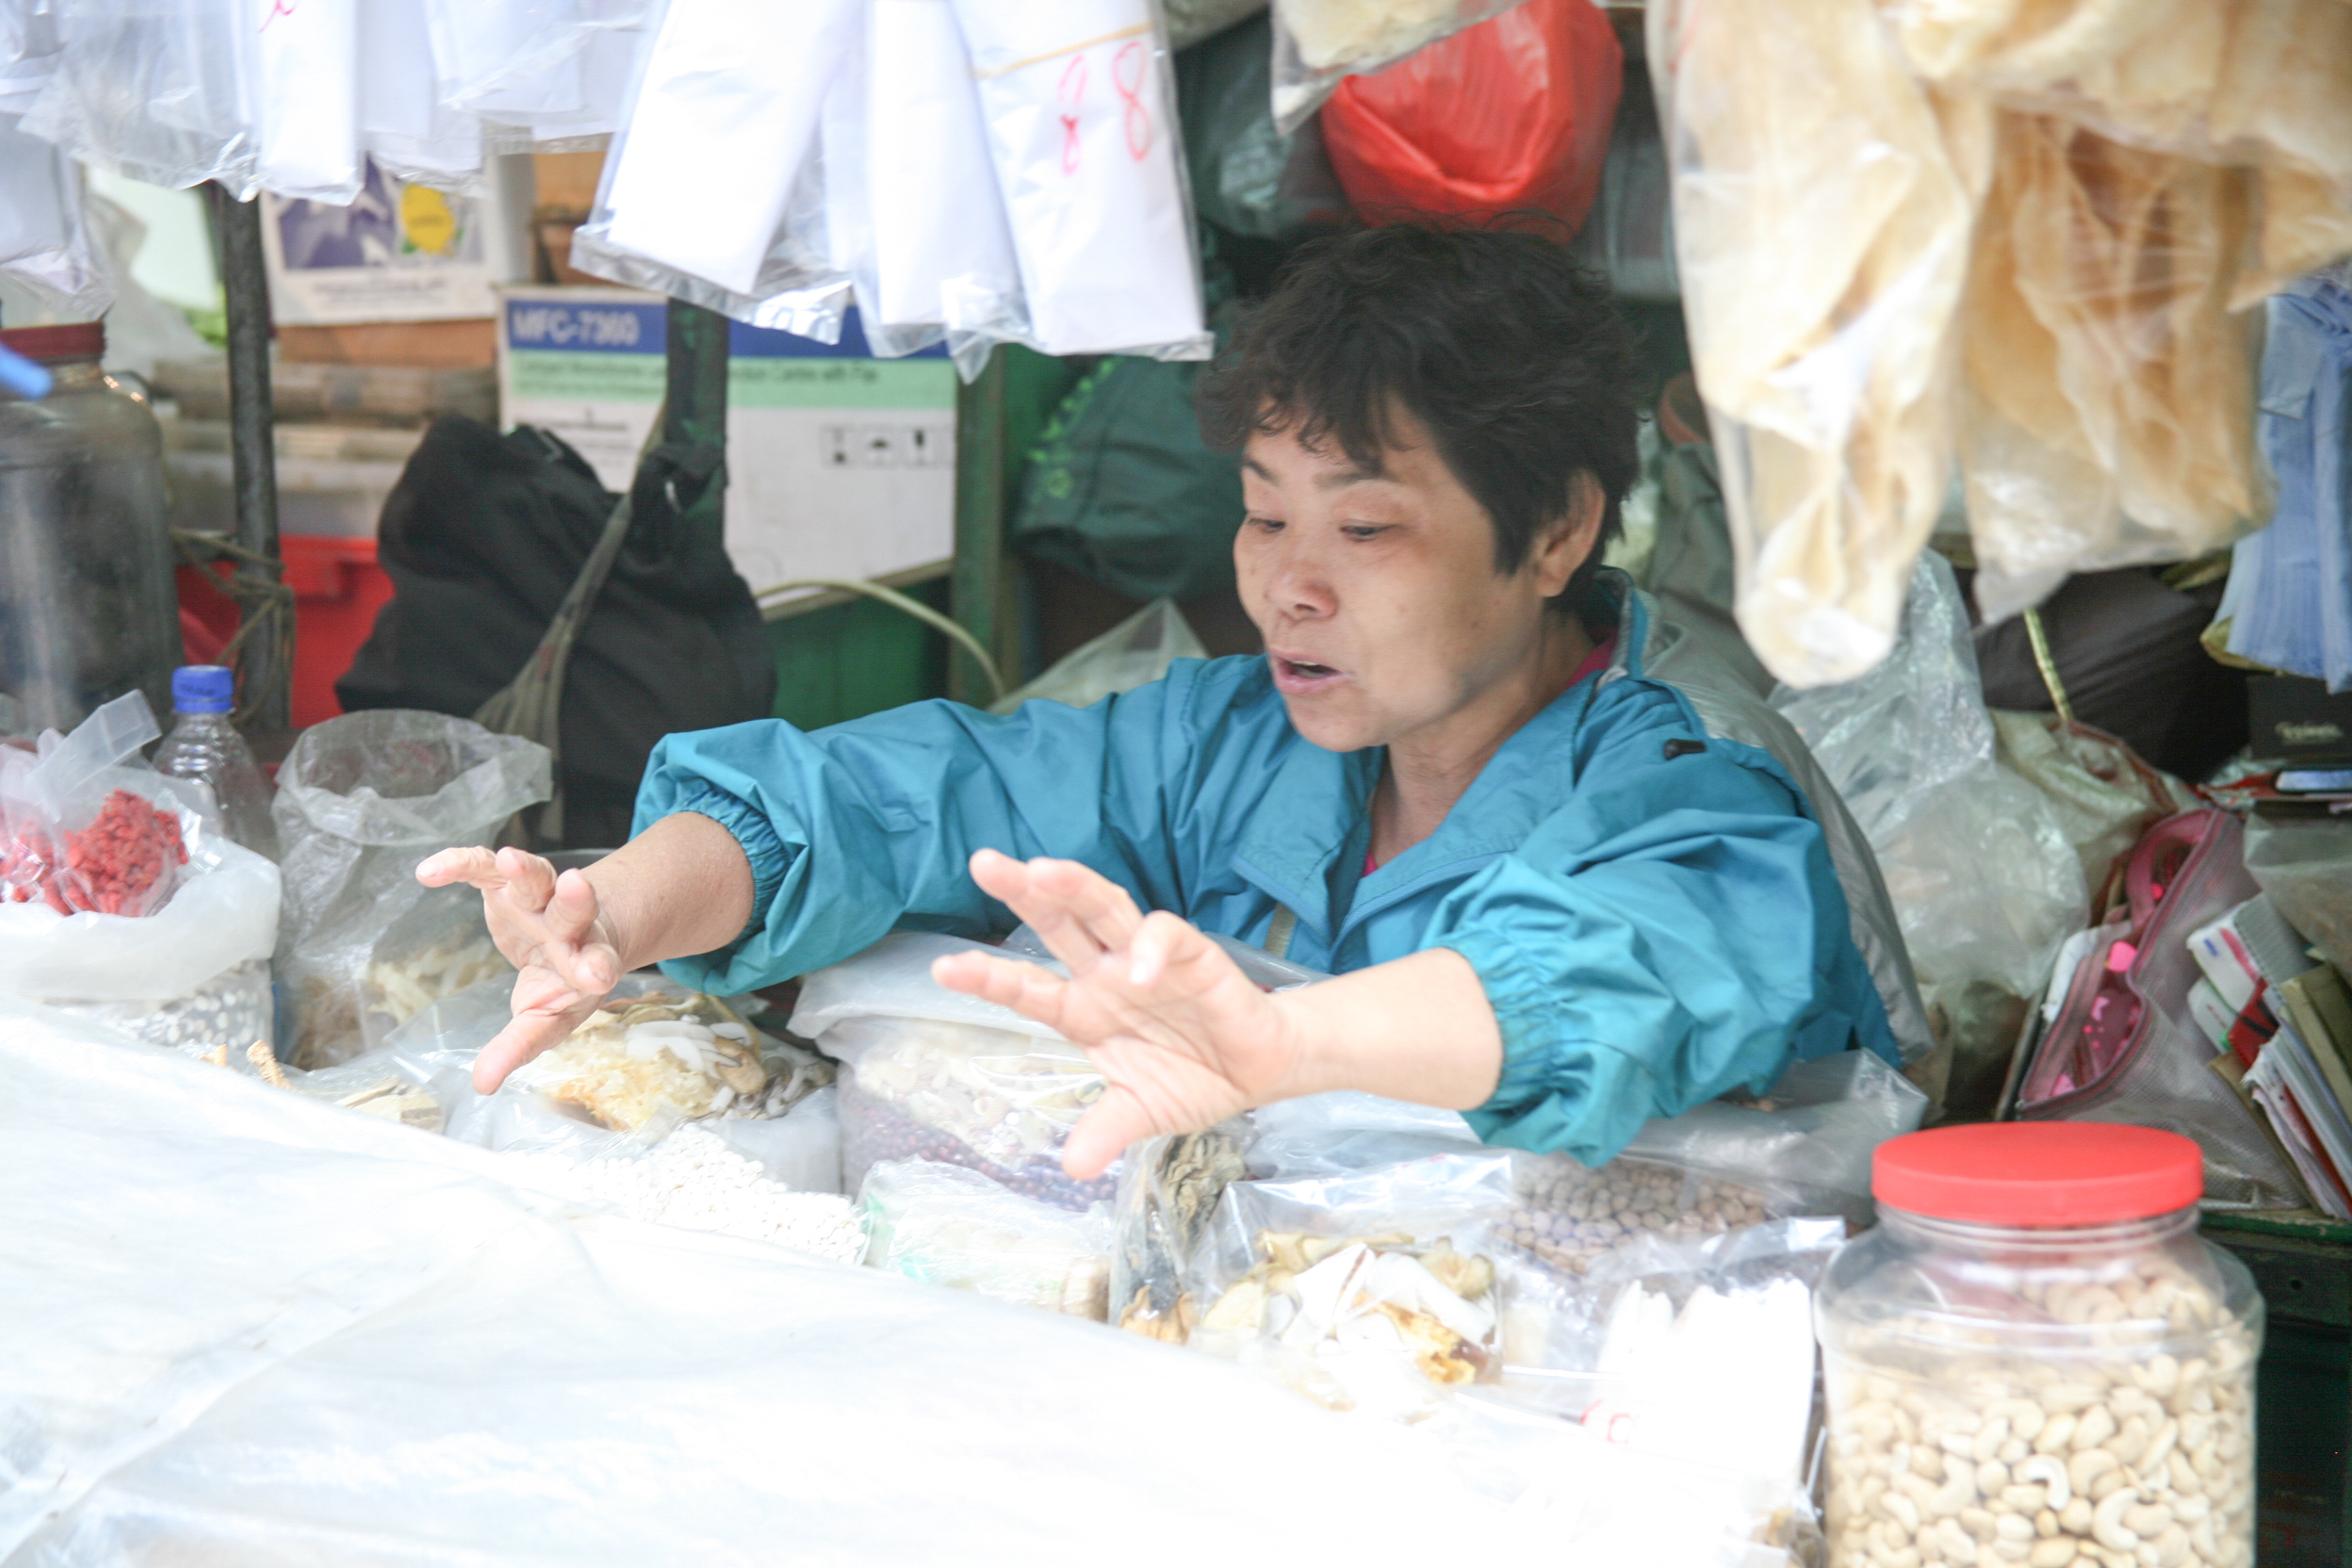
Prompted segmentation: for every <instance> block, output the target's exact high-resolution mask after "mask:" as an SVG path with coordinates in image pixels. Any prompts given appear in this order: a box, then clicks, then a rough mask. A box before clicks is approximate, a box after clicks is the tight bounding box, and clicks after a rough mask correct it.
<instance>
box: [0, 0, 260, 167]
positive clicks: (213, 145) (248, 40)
mask: <svg viewBox="0 0 2352 1568" xmlns="http://www.w3.org/2000/svg"><path fill="white" fill-rule="evenodd" d="M267 8H268V0H264V4H263V7H262V9H263V10H265V11H266V9H267ZM49 13H50V16H51V19H52V20H53V21H54V23H55V24H56V26H57V41H58V45H59V48H58V52H57V68H56V72H55V73H54V74H53V75H52V76H51V77H50V79H49V81H48V83H47V84H46V85H45V86H44V87H43V88H42V89H41V96H40V97H39V98H37V99H36V100H34V103H33V106H32V108H31V109H30V110H29V111H28V112H27V113H26V114H25V117H24V123H23V125H22V126H21V127H20V129H22V130H24V131H25V132H27V133H29V134H31V135H34V136H38V137H41V138H42V139H45V140H49V141H54V142H56V143H57V145H58V146H60V147H63V148H64V149H66V151H68V152H70V153H72V154H73V155H74V156H76V157H78V158H80V159H81V160H82V161H83V162H85V163H88V164H91V165H93V166H95V167H97V168H101V169H106V170H111V171H113V172H116V173H121V174H127V175H129V176H130V177H131V178H133V179H137V180H144V181H146V182H147V183H148V184H150V185H160V186H174V187H176V186H190V185H197V184H201V183H202V182H204V181H205V180H218V181H220V182H221V184H222V185H224V186H226V187H227V188H229V190H230V191H231V192H233V193H234V194H236V195H237V197H238V199H239V200H244V199H247V198H250V197H251V196H252V195H253V191H254V190H255V189H256V188H257V186H256V181H255V176H254V170H255V166H256V161H257V158H258V155H259V152H260V142H259V139H258V138H257V137H256V136H255V135H254V132H253V122H254V110H253V42H252V37H253V29H252V26H251V25H250V24H251V23H253V22H255V21H257V20H258V17H257V16H256V15H255V12H254V7H253V0H174V3H172V4H171V5H169V6H158V5H156V4H155V0H49Z"/></svg>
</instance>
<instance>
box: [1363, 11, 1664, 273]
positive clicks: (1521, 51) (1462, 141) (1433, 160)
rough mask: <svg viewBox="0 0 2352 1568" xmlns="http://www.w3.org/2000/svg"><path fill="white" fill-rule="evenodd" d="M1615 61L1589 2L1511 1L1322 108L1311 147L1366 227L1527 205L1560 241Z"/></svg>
mask: <svg viewBox="0 0 2352 1568" xmlns="http://www.w3.org/2000/svg"><path fill="white" fill-rule="evenodd" d="M1624 69H1625V57H1624V55H1623V52H1622V51H1620V50H1619V48H1618V46H1617V34H1616V30H1615V29H1614V28H1612V27H1611V26H1610V25H1609V18H1608V16H1607V15H1605V14H1604V13H1603V12H1602V11H1601V9H1600V8H1599V7H1597V6H1595V5H1594V4H1593V0H1524V4H1521V5H1518V6H1515V7H1513V8H1511V9H1510V10H1507V11H1505V12H1503V13H1502V14H1501V15H1500V16H1496V17H1493V18H1490V19H1489V20H1487V21H1485V22H1481V23H1479V24H1478V25H1477V26H1475V27H1468V28H1464V29H1463V30H1462V31H1461V32H1459V33H1456V34H1454V35H1453V36H1452V37H1451V38H1446V39H1442V40H1440V41H1437V42H1435V43H1432V44H1430V45H1429V47H1428V48H1426V49H1423V50H1421V51H1420V52H1419V53H1417V54H1413V55H1409V56H1407V57H1405V58H1403V59H1401V60H1399V61H1397V63H1396V64H1395V65H1392V66H1390V67H1389V68H1388V69H1387V70H1385V71H1382V72H1379V73H1375V74H1373V75H1369V76H1349V77H1348V78H1346V79H1345V80H1343V81H1342V82H1341V83H1340V84H1339V86H1338V88H1337V89H1336V90H1334V91H1333V92H1332V93H1331V101H1330V102H1329V103H1327V104H1325V105H1324V106H1323V140H1324V144H1325V146H1326V148H1327V149H1328V150H1329V152H1330V154H1331V167H1332V169H1333V170H1334V171H1335V172H1337V173H1338V175H1339V183H1340V185H1341V187H1342V188H1344V189H1345V190H1346V191H1347V192H1348V201H1349V202H1351V203H1352V204H1354V205H1355V208H1356V211H1357V213H1358V215H1359V216H1361V217H1363V218H1364V219H1365V220H1366V221H1373V222H1379V221H1393V220H1395V219H1396V218H1398V217H1400V216H1403V215H1405V214H1423V215H1429V216H1437V217H1445V218H1454V219H1478V218H1487V217H1492V216H1494V215H1496V214H1499V213H1507V212H1523V211H1527V210H1530V209H1532V210H1536V211H1542V212H1548V213H1551V214H1552V215H1554V216H1555V217H1558V218H1560V219H1561V220H1562V221H1565V222H1566V223H1567V225H1568V230H1567V232H1566V233H1564V234H1563V235H1562V236H1561V238H1562V239H1563V240H1565V239H1568V238H1570V237H1574V234H1575V231H1576V229H1577V228H1578V227H1580V226H1581V225H1582V224H1583V222H1584V217H1585V214H1586V213H1587V212H1589V211H1590V210H1591V209H1592V206H1593V197H1594V196H1595V195H1597V194H1598V193H1599V191H1600V186H1601V166H1602V164H1603V163H1604V161H1606V159H1607V157H1608V155H1609V126H1610V124H1611V122H1613V121H1614V120H1615V119H1616V115H1617V92H1618V89H1619V88H1620V86H1621V85H1622V84H1623V80H1624Z"/></svg>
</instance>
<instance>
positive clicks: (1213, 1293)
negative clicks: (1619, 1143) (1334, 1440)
mask: <svg viewBox="0 0 2352 1568" xmlns="http://www.w3.org/2000/svg"><path fill="white" fill-rule="evenodd" d="M1511 1191H1512V1185H1511V1156H1510V1154H1509V1153H1508V1152H1502V1151H1482V1152H1463V1153H1451V1154H1438V1155H1431V1156H1428V1157H1425V1158H1422V1159H1417V1160H1411V1161H1407V1162H1405V1163H1403V1164H1399V1165H1392V1166H1382V1167H1378V1168H1372V1169H1368V1170H1362V1171H1357V1172H1353V1173H1350V1174H1347V1175H1338V1176H1311V1177H1301V1178H1298V1179H1295V1180H1291V1181H1285V1182H1237V1183H1234V1184H1232V1185H1230V1186H1228V1187H1226V1188H1225V1190H1224V1194H1223V1196H1222V1197H1221V1198H1219V1199H1218V1201H1217V1211H1216V1217H1215V1218H1214V1220H1213V1221H1212V1223H1211V1226H1210V1229H1209V1232H1208V1233H1207V1234H1206V1235H1205V1236H1204V1237H1203V1238H1202V1240H1201V1244H1200V1247H1199V1250H1198V1253H1197V1255H1196V1257H1195V1259H1194V1263H1193V1266H1192V1268H1191V1270H1190V1271H1189V1273H1188V1276H1187V1278H1186V1280H1185V1282H1184V1283H1185V1290H1186V1293H1187V1294H1188V1295H1189V1296H1190V1297H1191V1302H1190V1305H1189V1308H1187V1305H1186V1304H1185V1303H1183V1302H1181V1301H1180V1302H1179V1303H1178V1305H1177V1307H1176V1308H1175V1309H1174V1315H1175V1316H1176V1317H1177V1318H1178V1320H1179V1321H1181V1320H1182V1319H1183V1318H1184V1316H1186V1315H1192V1316H1194V1318H1195V1321H1196V1327H1195V1328H1194V1329H1193V1331H1192V1334H1191V1337H1190V1339H1189V1341H1188V1343H1189V1344H1190V1345H1191V1346H1192V1348H1195V1349H1198V1350H1202V1351H1206V1352H1208V1353H1209V1354H1212V1355H1218V1356H1224V1357H1228V1358H1231V1359H1235V1360H1239V1361H1241V1362H1242V1363H1243V1364H1247V1365H1250V1366H1254V1367H1257V1368H1260V1369H1262V1370H1264V1371H1266V1372H1269V1373H1271V1374H1272V1375H1274V1376H1276V1377H1278V1378H1280V1379H1281V1380H1282V1381H1283V1382H1284V1383H1286V1384H1287V1385H1289V1386H1290V1387H1291V1388H1293V1389H1295V1390H1296V1391H1298V1392H1299V1393H1300V1394H1303V1395H1305V1396H1306V1397H1309V1398H1312V1399H1314V1400H1315V1401H1316V1402H1317V1403H1320V1404H1323V1405H1325V1406H1327V1407H1329V1408H1331V1409H1333V1410H1341V1411H1357V1412H1363V1413H1367V1414H1372V1415H1378V1416H1385V1417H1390V1418H1395V1419H1406V1420H1410V1419H1413V1418H1415V1417H1418V1416H1422V1415H1426V1414H1428V1413H1429V1412H1430V1411H1431V1410H1433V1409H1434V1408H1435V1407H1436V1406H1437V1404H1438V1403H1439V1402H1440V1401H1441V1400H1442V1399H1443V1398H1444V1397H1446V1394H1447V1393H1448V1392H1449V1391H1451V1390H1453V1389H1457V1388H1460V1387H1462V1386H1463V1385H1465V1384H1468V1383H1471V1382H1474V1381H1477V1380H1479V1379H1481V1378H1487V1379H1489V1380H1491V1379H1492V1377H1493V1376H1494V1375H1495V1368H1496V1366H1497V1355H1498V1347H1499V1342H1498V1339H1497V1329H1498V1325H1499V1316H1498V1312H1497V1308H1498V1296H1497V1291H1496V1288H1495V1282H1496V1274H1495V1257H1494V1233H1495V1227H1496V1226H1497V1225H1498V1224H1499V1223H1500V1222H1501V1221H1502V1220H1503V1219H1504V1218H1505V1217H1507V1216H1508V1214H1509V1212H1510V1208H1511Z"/></svg>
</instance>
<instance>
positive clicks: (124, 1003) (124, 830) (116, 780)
mask: <svg viewBox="0 0 2352 1568" xmlns="http://www.w3.org/2000/svg"><path fill="white" fill-rule="evenodd" d="M156 733H157V730H156V726H155V715H154V714H153V713H152V712H151V711H149V710H148V707H147V700H146V698H144V697H143V696H140V695H139V694H137V693H132V694H129V695H127V696H122V697H118V698H116V699H115V700H114V701H113V702H110V703H107V704H106V706H104V707H102V708H100V709H99V710H98V711H96V712H95V713H93V714H91V715H90V718H88V719H87V720H85V721H84V722H83V723H82V724H81V725H80V726H78V727H76V728H75V729H74V731H73V734H71V735H65V736H59V735H57V733H56V732H54V731H52V732H50V733H49V734H46V735H44V736H42V737H41V742H40V743H39V747H38V749H37V750H35V751H31V752H26V751H23V750H18V749H15V748H13V747H8V748H0V992H5V993H7V994H8V995H11V996H14V997H17V998H19V999H21V1000H24V1001H26V1002H32V1003H38V1004H41V1005H49V1006H56V1007H62V1008H65V1009H67V1010H69V1011H73V1012H77V1013H82V1014H85V1015H92V1016H98V1017H101V1018H103V1019H104V1020H105V1021H106V1022H107V1023H108V1024H110V1025H112V1026H113V1027H114V1028H116V1029H118V1030H120V1031H122V1032H124V1033H127V1034H130V1035H132V1036H134V1037H138V1038H140V1039H145V1040H148V1041H151V1042H153V1043H155V1044H159V1045H185V1046H191V1047H193V1048H194V1049H196V1050H198V1051H203V1050H208V1049H210V1048H211V1047H212V1046H215V1045H223V1044H225V1045H229V1046H231V1047H233V1048H235V1049H236V1050H238V1051H243V1050H244V1049H245V1048H246V1047H248V1046H250V1045H252V1044H253V1041H255V1040H256V1039H269V1038H270V1037H271V1029H270V1015H271V1011H272V1009H271V1005H270V963H269V960H270V948H271V947H272V945H273V944H274V942H275V940H276V933H277V918H278V871H277V868H276V867H275V866H273V865H271V864H270V862H269V861H268V860H266V859H264V858H262V857H260V856H258V855H255V854H253V852H252V851H250V850H248V849H245V848H244V847H243V846H241V845H239V844H237V843H234V842H232V841H229V840H228V839H227V838H225V837H223V836H221V834H218V833H216V832H213V831H212V830H211V829H210V828H208V827H207V826H206V825H205V822H204V804H205V803H204V802H203V801H201V800H200V799H199V798H197V795H196V793H195V791H196V790H197V789H198V788H199V787H198V786H193V785H190V784H188V783H187V782H186V781H184V780H181V779H176V778H169V777H166V776H163V775H161V774H158V773H156V772H155V770H154V769H152V768H150V767H148V766H147V765H146V764H145V762H143V761H142V760H140V758H139V752H140V749H141V748H142V747H143V746H145V745H146V744H147V743H149V742H150V741H153V740H154V739H155V736H156Z"/></svg>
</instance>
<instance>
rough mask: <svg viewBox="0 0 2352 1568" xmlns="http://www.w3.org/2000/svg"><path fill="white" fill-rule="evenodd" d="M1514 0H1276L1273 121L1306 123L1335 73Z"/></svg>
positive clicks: (1367, 68)
mask: <svg viewBox="0 0 2352 1568" xmlns="http://www.w3.org/2000/svg"><path fill="white" fill-rule="evenodd" d="M1513 3H1514V0H1274V123H1275V124H1276V126H1277V127H1278V128H1280V129H1281V130H1282V132H1284V133H1285V134H1287V133H1289V132H1291V131H1295V130H1297V129H1298V128H1299V126H1300V125H1303V124H1304V123H1306V122H1307V119H1308V117H1309V116H1310V115H1312V114H1314V113H1315V109H1316V108H1317V107H1318V106H1320V105H1321V104H1322V102H1323V100H1324V99H1326V98H1328V97H1330V96H1331V89H1333V88H1335V87H1337V86H1338V85H1339V79H1340V78H1341V77H1342V76H1346V75H1348V74H1351V73H1361V72H1373V71H1378V70H1380V67H1382V66H1384V65H1388V64H1390V63H1392V62H1393V61H1396V60H1400V59H1403V58H1404V57H1406V56H1407V55H1410V54H1412V53H1413V51H1414V50H1416V49H1419V48H1421V47H1423V46H1424V45H1426V44H1431V43H1435V42H1436V41H1438V40H1439V39H1442V38H1444V37H1446V35H1447V34H1449V33H1457V32H1460V31H1461V30H1462V28H1464V27H1468V26H1471V25H1473V24H1477V23H1480V22H1484V21H1485V20H1486V19H1487V18H1488V17H1490V16H1494V15H1496V14H1497V13H1499V12H1502V11H1506V10H1509V9H1510V8H1511V5H1512V4H1513Z"/></svg>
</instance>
